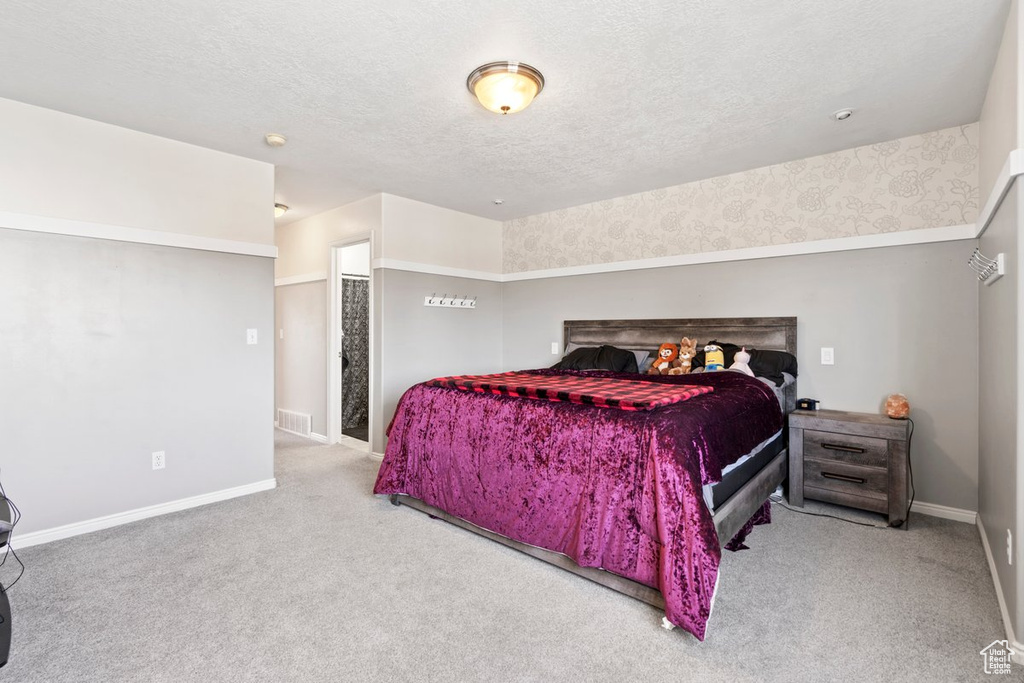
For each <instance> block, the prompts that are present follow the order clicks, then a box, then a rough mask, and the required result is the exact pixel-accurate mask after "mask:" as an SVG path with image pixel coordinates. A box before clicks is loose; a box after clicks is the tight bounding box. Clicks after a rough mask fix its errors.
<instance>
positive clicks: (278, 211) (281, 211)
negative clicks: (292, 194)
mask: <svg viewBox="0 0 1024 683" xmlns="http://www.w3.org/2000/svg"><path fill="white" fill-rule="evenodd" d="M287 212H288V207H287V206H285V205H284V204H274V218H280V217H281V216H283V215H285V214H286V213H287Z"/></svg>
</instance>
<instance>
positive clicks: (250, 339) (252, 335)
mask: <svg viewBox="0 0 1024 683" xmlns="http://www.w3.org/2000/svg"><path fill="white" fill-rule="evenodd" d="M245 343H246V344H255V343H256V330H254V329H252V328H249V329H248V330H246V331H245Z"/></svg>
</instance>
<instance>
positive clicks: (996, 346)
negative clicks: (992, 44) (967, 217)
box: [978, 181, 1024, 638]
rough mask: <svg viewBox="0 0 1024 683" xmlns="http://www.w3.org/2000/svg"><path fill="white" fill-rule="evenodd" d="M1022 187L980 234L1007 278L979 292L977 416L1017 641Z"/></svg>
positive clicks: (986, 513) (988, 503) (984, 510)
mask: <svg viewBox="0 0 1024 683" xmlns="http://www.w3.org/2000/svg"><path fill="white" fill-rule="evenodd" d="M1022 192H1024V185H1022V184H1021V182H1020V181H1017V183H1016V184H1015V186H1014V188H1013V189H1012V190H1011V191H1010V193H1009V194H1008V195H1007V196H1006V199H1005V200H1004V201H1003V204H1002V206H1001V207H1000V208H999V211H998V212H997V213H996V214H995V217H994V218H993V220H992V223H991V224H990V225H989V227H988V229H987V230H986V231H985V233H984V234H983V235H982V236H981V239H980V243H981V244H980V246H981V249H982V253H983V254H985V255H986V256H992V257H993V258H994V257H995V254H997V253H998V252H1004V253H1005V254H1006V263H1007V269H1006V275H1005V276H1003V278H1002V279H1001V280H999V281H998V282H995V283H993V284H992V285H991V286H981V287H980V288H979V291H978V300H979V325H978V333H979V334H978V336H979V345H980V356H979V357H980V359H981V362H980V371H979V378H978V379H979V385H980V392H979V397H978V398H979V400H978V414H979V421H980V422H979V427H980V439H979V442H978V451H979V452H978V456H979V462H978V505H979V507H978V514H979V515H980V516H981V521H982V524H983V525H984V527H985V533H986V535H987V536H988V543H989V547H990V548H991V549H992V558H993V559H994V560H995V565H996V571H997V573H998V574H999V584H1000V586H1001V587H1002V590H1003V596H1004V598H1005V599H1006V604H1007V607H1008V608H1009V611H1010V618H1011V620H1013V621H1014V633H1016V634H1017V637H1018V638H1019V637H1020V635H1021V632H1020V628H1021V625H1022V624H1024V621H1022V620H1021V619H1022V615H1021V606H1020V605H1018V596H1019V594H1020V586H1019V585H1018V582H1017V572H1015V571H1014V570H1013V567H1011V566H1010V565H1009V563H1008V562H1007V557H1006V530H1007V529H1011V530H1012V531H1013V536H1014V539H1015V542H1016V544H1017V556H1016V558H1015V561H1017V562H1018V566H1021V565H1020V564H1019V563H1020V561H1021V560H1024V553H1021V552H1020V544H1021V541H1022V540H1024V539H1021V538H1020V536H1019V535H1018V533H1017V532H1018V531H1019V530H1020V528H1021V527H1020V526H1018V524H1017V515H1018V512H1019V510H1018V501H1017V498H1018V485H1017V477H1018V476H1019V474H1020V473H1019V472H1018V468H1017V452H1018V446H1017V441H1018V434H1017V429H1018V427H1017V419H1016V418H1017V416H1018V415H1019V411H1020V404H1019V403H1018V392H1019V390H1020V382H1019V373H1020V369H1019V367H1018V364H1017V358H1018V353H1019V340H1018V331H1017V326H1018V294H1017V292H1018V287H1019V282H1020V280H1019V275H1018V269H1019V264H1018V261H1019V258H1018V255H1017V254H1018V250H1017V239H1018V238H1017V232H1018V230H1019V226H1020V209H1021V193H1022Z"/></svg>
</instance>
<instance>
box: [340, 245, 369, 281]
mask: <svg viewBox="0 0 1024 683" xmlns="http://www.w3.org/2000/svg"><path fill="white" fill-rule="evenodd" d="M341 272H342V273H344V274H345V275H366V276H367V277H369V275H370V243H369V242H361V243H359V244H353V245H351V246H347V247H345V248H344V249H342V250H341Z"/></svg>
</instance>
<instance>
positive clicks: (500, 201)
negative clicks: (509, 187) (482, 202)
mask: <svg viewBox="0 0 1024 683" xmlns="http://www.w3.org/2000/svg"><path fill="white" fill-rule="evenodd" d="M494 203H495V205H496V206H501V205H502V204H504V203H505V200H504V199H495V200H494Z"/></svg>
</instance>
